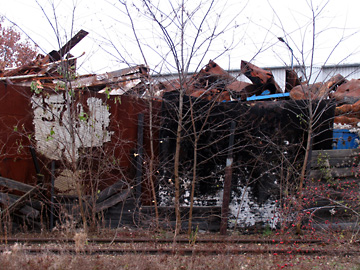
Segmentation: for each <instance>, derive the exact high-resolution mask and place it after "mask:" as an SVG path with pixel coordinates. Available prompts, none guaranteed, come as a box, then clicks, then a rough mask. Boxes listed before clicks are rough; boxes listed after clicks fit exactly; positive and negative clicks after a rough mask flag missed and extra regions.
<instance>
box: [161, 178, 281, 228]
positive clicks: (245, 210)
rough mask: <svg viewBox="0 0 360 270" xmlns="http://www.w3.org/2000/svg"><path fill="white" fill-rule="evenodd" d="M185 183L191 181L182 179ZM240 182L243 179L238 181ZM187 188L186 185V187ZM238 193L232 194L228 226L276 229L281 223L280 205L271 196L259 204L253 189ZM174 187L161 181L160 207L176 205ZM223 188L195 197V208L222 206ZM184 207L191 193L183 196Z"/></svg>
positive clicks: (238, 190)
mask: <svg viewBox="0 0 360 270" xmlns="http://www.w3.org/2000/svg"><path fill="white" fill-rule="evenodd" d="M223 180H224V176H220V182H221V183H223ZM181 181H182V182H183V183H186V182H188V181H189V180H188V179H187V180H184V179H181ZM238 181H239V182H240V181H241V179H238ZM185 186H186V185H185ZM236 189H237V192H236V194H235V192H232V195H231V200H230V204H229V219H228V222H229V224H228V226H229V228H233V227H234V226H235V223H236V224H237V227H238V228H239V227H240V228H246V227H252V226H255V225H257V224H261V225H265V224H267V225H269V226H270V227H271V228H275V227H276V226H277V225H278V224H279V221H280V213H279V205H278V203H277V202H276V200H275V199H273V198H272V197H271V196H270V198H269V199H267V200H266V201H265V202H264V203H263V204H259V203H257V198H256V197H255V196H254V195H253V193H252V188H251V187H242V186H240V185H239V186H237V187H236ZM173 192H174V185H173V183H172V181H171V183H169V182H168V183H166V182H164V181H160V185H159V197H160V200H159V205H160V206H170V205H174V197H175V196H174V195H173ZM223 193H224V192H223V188H220V189H219V190H218V191H217V192H216V193H215V194H204V195H200V196H195V197H194V206H221V205H222V201H223ZM182 200H183V202H182V204H181V205H182V206H189V205H190V192H189V191H188V190H186V191H185V192H184V194H183V196H182Z"/></svg>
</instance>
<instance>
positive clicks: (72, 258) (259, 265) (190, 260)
mask: <svg viewBox="0 0 360 270" xmlns="http://www.w3.org/2000/svg"><path fill="white" fill-rule="evenodd" d="M0 261H1V264H0V269H9V270H10V269H29V270H35V269H58V270H60V269H76V270H82V269H84V270H85V269H86V270H92V269H94V270H95V269H143V270H145V269H146V270H151V269H154V270H155V269H159V270H161V269H164V270H165V269H166V270H168V269H221V270H225V269H282V268H285V269H302V270H305V269H360V257H345V256H340V257H339V256H309V255H297V256H291V255H280V256H278V255H270V254H263V255H246V254H245V255H225V254H222V255H216V256H203V255H201V256H198V255H197V256H180V255H145V254H135V255H129V254H127V255H91V256H90V255H81V254H77V255H69V254H66V250H64V254H60V255H54V254H51V253H43V254H37V255H31V254H27V253H25V252H24V251H22V247H21V246H19V245H17V244H15V245H13V246H11V247H10V248H9V250H8V251H6V252H4V253H2V254H0Z"/></svg>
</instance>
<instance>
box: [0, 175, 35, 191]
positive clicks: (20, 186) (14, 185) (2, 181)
mask: <svg viewBox="0 0 360 270" xmlns="http://www.w3.org/2000/svg"><path fill="white" fill-rule="evenodd" d="M0 186H3V187H7V188H9V189H15V190H19V191H22V192H29V191H30V190H32V189H33V188H34V187H33V186H30V185H27V184H24V183H21V182H18V181H15V180H11V179H9V178H5V177H2V176H0Z"/></svg>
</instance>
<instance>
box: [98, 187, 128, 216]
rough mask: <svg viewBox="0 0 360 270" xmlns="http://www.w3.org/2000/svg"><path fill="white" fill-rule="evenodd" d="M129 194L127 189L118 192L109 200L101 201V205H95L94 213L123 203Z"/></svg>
mask: <svg viewBox="0 0 360 270" xmlns="http://www.w3.org/2000/svg"><path fill="white" fill-rule="evenodd" d="M129 194H130V189H127V190H125V191H123V192H119V193H117V194H115V195H113V196H111V197H110V198H108V199H106V200H105V201H102V202H101V203H97V204H96V205H95V212H100V211H103V210H105V209H107V208H109V207H111V206H114V205H115V204H117V203H119V202H123V201H125V200H126V198H127V197H128V196H129Z"/></svg>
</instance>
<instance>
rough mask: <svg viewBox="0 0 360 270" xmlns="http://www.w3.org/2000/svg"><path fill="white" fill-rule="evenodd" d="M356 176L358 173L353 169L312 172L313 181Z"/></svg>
mask: <svg viewBox="0 0 360 270" xmlns="http://www.w3.org/2000/svg"><path fill="white" fill-rule="evenodd" d="M355 175H356V171H355V170H354V169H353V168H328V169H326V168H324V169H319V170H311V171H310V178H311V179H321V178H326V177H331V178H343V177H353V176H355Z"/></svg>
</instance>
